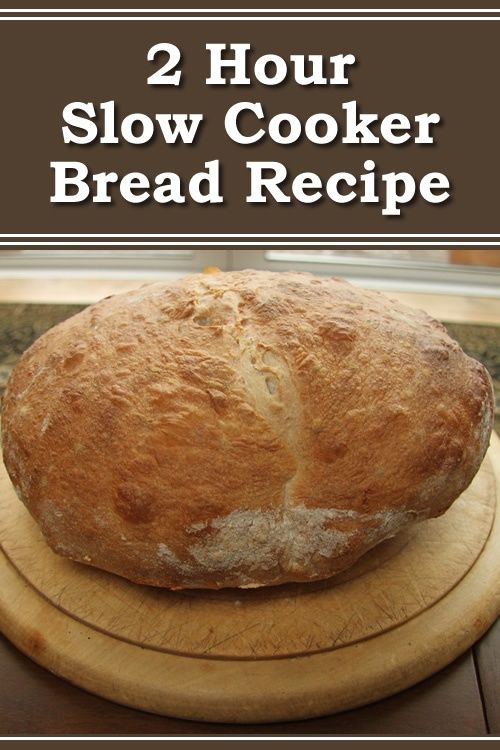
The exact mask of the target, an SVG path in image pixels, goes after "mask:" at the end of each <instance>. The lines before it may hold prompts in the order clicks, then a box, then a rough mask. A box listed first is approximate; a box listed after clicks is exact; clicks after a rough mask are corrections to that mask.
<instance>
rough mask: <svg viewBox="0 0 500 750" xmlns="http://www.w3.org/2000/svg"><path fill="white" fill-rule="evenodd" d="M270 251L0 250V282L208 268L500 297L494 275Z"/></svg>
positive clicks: (469, 268) (465, 268)
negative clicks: (291, 272) (297, 274)
mask: <svg viewBox="0 0 500 750" xmlns="http://www.w3.org/2000/svg"><path fill="white" fill-rule="evenodd" d="M281 252H282V254H281V255H279V256H278V254H277V253H276V251H273V250H260V249H258V250H257V249H254V250H247V249H233V250H217V249H193V250H188V251H187V252H186V250H184V249H179V250H162V249H142V250H126V249H116V250H115V249H113V250H109V249H100V250H62V249H61V250H48V249H47V250H45V249H44V250H24V249H16V250H7V249H5V250H2V251H0V277H4V278H5V277H33V276H37V277H38V276H40V277H44V276H45V277H48V276H50V277H54V276H57V277H66V278H68V277H73V278H74V277H86V278H102V277H103V276H106V277H107V278H110V277H111V278H137V279H141V278H151V277H155V276H157V277H159V278H164V277H166V276H168V277H172V276H182V275H185V274H187V273H196V272H198V271H202V270H203V269H204V268H206V267H207V266H214V267H217V268H220V269H221V270H224V271H230V270H240V269H244V268H256V269H267V270H272V271H289V270H296V271H310V272H312V273H316V274H318V275H327V276H341V277H344V278H346V279H348V280H350V281H352V282H354V283H357V284H359V285H361V286H365V287H367V288H373V289H380V290H388V291H390V290H399V291H411V292H435V293H440V294H454V295H457V294H459V295H464V296H481V297H494V298H500V271H499V270H495V269H484V268H477V267H474V266H459V265H457V266H453V265H450V266H448V265H444V264H443V265H433V264H432V263H425V262H415V263H408V262H407V261H400V260H395V261H391V260H390V259H375V258H374V259H371V258H349V257H344V256H342V257H332V258H329V259H328V260H327V259H325V257H324V256H316V257H314V256H308V255H305V254H304V255H303V256H302V257H301V256H300V252H299V253H296V254H292V253H291V252H288V253H287V251H281Z"/></svg>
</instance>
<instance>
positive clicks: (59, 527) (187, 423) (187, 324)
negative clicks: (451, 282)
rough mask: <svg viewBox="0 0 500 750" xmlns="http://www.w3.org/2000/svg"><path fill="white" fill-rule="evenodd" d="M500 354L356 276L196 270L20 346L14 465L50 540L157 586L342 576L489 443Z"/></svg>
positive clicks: (6, 428)
mask: <svg viewBox="0 0 500 750" xmlns="http://www.w3.org/2000/svg"><path fill="white" fill-rule="evenodd" d="M492 419H493V394H492V385H491V381H490V379H489V376H488V374H487V372H486V370H485V368H484V367H483V366H482V365H481V364H480V363H479V362H476V361H475V360H473V359H471V358H469V357H467V356H466V355H465V354H464V352H463V351H462V350H461V349H460V347H459V346H458V344H457V343H456V342H454V341H453V340H452V339H451V338H450V337H449V336H448V334H447V333H446V330H445V328H444V327H443V326H442V325H441V324H440V323H438V322H436V321H435V320H433V319H432V318H430V317H429V316H428V315H427V314H425V313H423V312H421V311H418V310H413V309H410V308H408V307H406V306H403V305H401V304H399V303H398V302H394V301H392V300H390V299H388V298H387V297H385V296H383V295H381V294H378V293H374V292H368V291H362V290H360V289H357V288H355V287H353V286H351V285H350V284H348V283H346V282H344V281H342V280H339V279H325V278H318V277H315V276H313V275H310V274H299V273H283V274H278V273H271V272H257V271H243V272H234V273H215V274H210V275H203V274H198V275H194V276H190V277H186V278H184V279H181V280H179V281H176V282H175V283H168V284H167V283H157V284H151V285H147V286H144V287H141V288H140V289H137V290H135V291H133V292H128V293H126V294H120V295H118V296H115V297H110V298H106V299H104V300H102V301H101V302H99V303H98V304H96V305H92V306H91V307H89V308H87V309H86V310H84V311H83V312H81V313H79V314H78V315H75V316H74V317H72V318H70V319H69V320H66V321H65V322H64V323H61V324H60V325H58V326H56V327H55V328H53V329H51V330H50V331H48V332H47V333H46V334H44V335H43V336H42V337H41V338H39V339H38V340H37V341H36V342H35V343H34V344H33V346H31V347H30V348H29V349H28V350H27V351H26V352H25V353H24V355H23V356H22V357H21V359H20V360H19V362H18V364H17V365H16V367H15V368H14V371H13V373H12V376H11V378H10V381H9V384H8V387H7V391H6V394H5V398H4V405H3V449H4V459H5V464H6V466H7V470H8V472H9V474H10V476H11V478H12V481H13V483H14V486H15V488H16V491H17V493H18V495H19V497H20V498H21V500H22V501H23V502H24V503H25V504H26V506H27V507H28V509H29V510H30V512H31V514H32V515H33V517H34V518H35V519H36V520H37V521H38V523H39V524H40V527H41V529H42V531H43V533H44V535H45V537H46V539H47V541H48V543H49V544H50V546H51V547H52V548H53V549H54V550H56V551H57V552H59V553H60V554H62V555H66V556H67V557H70V558H71V559H73V560H78V561H80V562H84V563H88V564H89V565H93V566H96V567H98V568H103V569H105V570H108V571H112V572H113V573H117V574H119V575H121V576H125V577H126V578H129V579H131V580H132V581H136V582H140V583H147V584H151V585H154V586H167V587H172V588H184V587H188V588H193V587H205V588H220V587H224V586H258V585H273V584H279V583H284V582H288V581H309V580H313V579H320V578H326V577H328V576H330V575H332V574H334V573H336V572H338V571H340V570H342V569H344V568H347V567H349V566H350V565H352V564H353V563H354V562H355V561H356V560H357V559H358V558H359V557H360V556H361V555H362V554H363V553H365V552H366V551H367V550H368V549H370V548H371V547H373V546H374V545H375V544H377V543H378V542H380V541H382V540H383V539H385V538H387V537H389V536H393V535H394V534H396V533H397V532H398V531H399V530H400V529H402V528H403V527H404V526H406V525H408V524H409V523H411V522H414V521H415V520H419V519H423V518H428V517H430V516H436V515H439V514H441V513H443V512H444V511H445V510H446V509H447V508H448V507H449V505H450V504H451V503H452V502H453V500H454V499H455V498H456V497H458V495H459V494H460V493H461V492H462V491H463V490H464V489H465V488H466V487H467V485H468V484H469V483H470V482H471V480H472V478H473V477H474V475H475V473H476V472H477V470H478V468H479V466H480V464H481V461H482V459H483V456H484V454H485V452H486V449H487V446H488V442H489V436H490V432H491V427H492Z"/></svg>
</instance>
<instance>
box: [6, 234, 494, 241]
mask: <svg viewBox="0 0 500 750" xmlns="http://www.w3.org/2000/svg"><path fill="white" fill-rule="evenodd" d="M3 237H18V238H19V237H21V238H23V237H55V238H58V239H59V238H65V237H92V238H94V237H97V238H102V237H113V238H120V237H124V238H130V237H133V238H135V237H139V238H140V237H145V238H158V237H166V238H167V239H168V238H173V237H226V238H232V237H250V238H257V237H265V238H268V237H279V238H288V237H290V238H293V237H299V238H303V237H304V238H307V237H309V238H313V239H315V238H328V237H331V238H345V237H346V238H351V239H353V240H354V239H358V238H359V237H363V238H364V237H369V238H376V239H378V238H385V237H387V238H388V239H398V238H401V237H402V238H415V237H425V238H434V237H445V238H446V237H451V238H457V239H460V238H465V237H467V238H473V239H476V238H477V237H481V238H493V237H498V238H500V234H468V233H465V234H459V233H456V234H453V233H450V234H447V233H436V234H432V233H423V234H420V233H415V234H412V233H403V234H392V233H391V234H383V233H375V234H365V233H363V232H359V233H353V232H347V233H334V234H327V233H325V234H323V233H315V234H301V233H293V232H290V233H284V234H281V233H272V232H269V233H266V232H262V233H254V232H252V233H248V234H245V233H243V234H238V233H234V234H232V233H231V232H225V233H220V234H219V233H209V232H208V233H204V232H198V233H197V232H187V233H175V232H172V233H168V234H163V233H162V234H155V233H148V234H135V233H131V234H128V233H126V232H124V233H119V234H113V233H103V234H99V233H95V234H93V233H82V234H79V233H69V234H63V233H55V234H50V233H47V234H36V233H33V234H29V233H28V234H0V238H3Z"/></svg>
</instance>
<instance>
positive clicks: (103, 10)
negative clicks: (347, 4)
mask: <svg viewBox="0 0 500 750" xmlns="http://www.w3.org/2000/svg"><path fill="white" fill-rule="evenodd" d="M158 10H161V8H4V11H5V12H9V13H10V12H13V13H31V12H33V11H35V12H44V13H81V12H89V13H110V12H116V13H125V12H126V13H156V12H158ZM168 10H169V12H170V13H199V12H203V11H205V10H206V9H205V8H169V9H168ZM281 10H282V9H281V8H212V10H211V11H210V12H211V13H254V12H255V13H260V12H264V13H274V12H279V11H281ZM325 10H328V9H327V8H293V9H292V8H290V12H292V11H293V12H294V13H295V12H296V13H323V12H324V11H325ZM491 10H497V9H496V8H377V9H376V10H374V9H372V8H335V12H336V13H370V12H372V11H373V12H374V13H415V12H417V13H418V12H422V13H442V12H448V11H449V12H450V13H454V12H464V13H474V12H477V13H482V12H484V13H488V12H489V11H491Z"/></svg>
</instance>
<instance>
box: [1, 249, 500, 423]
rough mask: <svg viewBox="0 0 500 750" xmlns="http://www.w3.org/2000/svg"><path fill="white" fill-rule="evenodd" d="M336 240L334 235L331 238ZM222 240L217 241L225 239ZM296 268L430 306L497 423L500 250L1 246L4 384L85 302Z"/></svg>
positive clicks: (499, 408) (499, 407) (499, 415)
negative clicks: (204, 274) (481, 386)
mask: <svg viewBox="0 0 500 750" xmlns="http://www.w3.org/2000/svg"><path fill="white" fill-rule="evenodd" d="M330 244H331V243H330ZM219 246H220V245H219ZM243 268H256V269H268V270H273V271H287V270H299V271H309V272H311V273H315V274H319V275H328V276H341V277H344V278H346V279H348V280H349V281H351V282H352V283H354V284H357V285H359V286H362V287H366V288H371V289H378V290H380V291H383V292H386V293H387V294H388V295H389V296H391V297H393V298H397V299H399V300H400V301H402V302H405V303H407V304H410V305H412V306H414V307H419V308H421V309H424V310H426V311H427V312H428V313H429V314H430V315H433V316H434V317H435V318H437V319H439V320H441V321H442V322H443V323H445V325H446V326H447V327H448V330H449V332H450V334H451V335H452V336H453V337H454V338H456V339H457V340H458V341H459V343H460V344H461V345H462V347H463V348H464V349H465V350H466V351H467V353H469V354H471V355H472V356H474V357H476V358H477V359H479V360H481V361H482V362H483V363H484V364H485V365H486V367H487V368H488V370H489V372H490V374H491V376H492V378H493V381H494V386H495V391H496V399H497V416H496V429H497V430H499V431H500V250H496V249H464V250H460V249H457V250H447V249H373V248H372V249H323V248H322V247H321V243H319V244H318V249H289V248H286V249H285V244H283V245H279V244H273V247H272V249H271V248H270V249H267V250H263V249H235V248H234V246H233V247H232V248H231V249H226V250H220V249H217V250H216V249H214V250H210V249H203V250H202V249H200V250H187V249H183V248H182V247H179V248H177V249H171V250H170V249H169V250H166V249H159V248H155V246H154V244H152V245H151V246H150V247H147V248H143V249H140V250H137V249H134V250H127V249H124V248H122V247H120V248H118V247H117V248H116V249H109V248H107V249H104V248H101V249H91V250H90V249H89V250H76V249H75V250H70V249H60V250H45V249H32V250H31V249H30V250H24V249H23V250H14V249H0V394H1V393H2V392H3V389H4V387H5V383H6V381H7V379H8V376H9V374H10V371H11V369H12V367H13V365H14V363H15V362H16V360H17V359H18V357H19V356H20V355H21V354H22V352H23V351H24V350H25V349H26V348H27V347H28V346H29V345H30V344H31V343H32V342H33V341H34V340H35V338H37V337H38V336H39V335H40V334H42V333H43V332H44V331H46V330H47V329H48V328H50V327H52V326H53V325H55V324H56V323H58V322H60V321H61V320H64V319H65V318H67V317H69V316H70V315H74V314H75V313H76V312H78V311H79V310H81V309H83V308H84V307H85V306H86V305H88V304H90V303H92V302H95V301H97V300H98V299H101V298H102V297H105V296H108V295H109V294H116V293H119V292H121V291H126V290H128V289H132V288H134V287H136V286H140V285H141V284H144V283H147V282H151V281H160V280H168V279H173V278H178V277H180V276H182V275H185V274H189V273H196V272H199V271H203V270H214V269H220V270H238V269H243Z"/></svg>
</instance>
